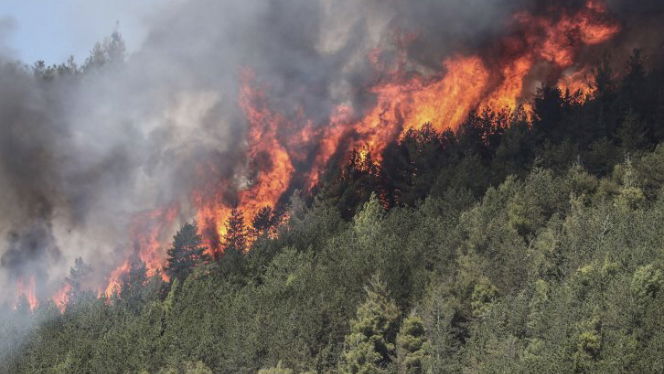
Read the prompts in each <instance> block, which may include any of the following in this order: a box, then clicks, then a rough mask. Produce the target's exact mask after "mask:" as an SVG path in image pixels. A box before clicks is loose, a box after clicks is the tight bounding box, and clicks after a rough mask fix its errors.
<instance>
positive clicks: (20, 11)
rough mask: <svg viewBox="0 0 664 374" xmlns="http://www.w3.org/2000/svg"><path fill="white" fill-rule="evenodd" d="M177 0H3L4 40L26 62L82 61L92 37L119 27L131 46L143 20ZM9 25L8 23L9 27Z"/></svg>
mask: <svg viewBox="0 0 664 374" xmlns="http://www.w3.org/2000/svg"><path fill="white" fill-rule="evenodd" d="M172 1H175V0H0V20H2V21H3V24H5V25H6V24H10V25H11V26H10V27H9V28H10V30H9V35H8V40H6V43H7V44H8V45H9V47H10V49H12V50H13V52H14V56H13V57H15V58H18V59H20V60H22V61H24V62H27V63H33V62H35V61H37V60H40V59H41V60H45V61H46V62H47V63H59V62H63V61H65V60H66V59H67V58H68V57H69V56H70V55H74V56H75V57H76V60H77V61H78V62H82V61H83V60H84V59H85V58H86V57H87V56H88V53H89V51H90V50H91V49H92V47H93V46H94V43H95V42H97V41H100V40H102V39H103V38H104V37H105V36H108V35H110V34H111V33H112V32H113V30H115V28H116V23H119V31H120V33H121V34H122V35H123V37H124V38H125V41H126V42H127V45H128V49H129V50H130V51H131V50H134V49H136V48H137V47H138V46H139V45H140V43H141V42H142V40H143V38H144V37H145V33H146V27H145V24H146V22H147V20H148V19H149V17H150V16H151V15H153V14H155V12H156V10H155V8H156V7H158V4H164V3H167V2H172ZM5 28H6V27H5Z"/></svg>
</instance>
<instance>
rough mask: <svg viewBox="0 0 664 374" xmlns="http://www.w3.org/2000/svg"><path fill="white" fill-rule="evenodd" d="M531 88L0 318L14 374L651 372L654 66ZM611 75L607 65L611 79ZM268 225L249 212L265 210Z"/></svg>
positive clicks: (663, 249) (656, 278)
mask: <svg viewBox="0 0 664 374" xmlns="http://www.w3.org/2000/svg"><path fill="white" fill-rule="evenodd" d="M643 61H644V58H642V55H641V54H640V53H638V52H635V53H634V54H633V55H632V57H631V58H630V59H629V60H628V62H627V64H626V65H625V66H624V68H623V69H622V70H620V71H617V72H612V71H611V70H610V68H609V67H608V64H599V65H598V66H596V67H595V73H594V78H593V85H594V87H596V91H595V92H594V93H593V94H592V95H591V96H588V97H580V96H579V95H575V94H574V93H570V92H569V91H568V92H561V90H559V89H558V88H555V87H552V88H547V87H545V88H542V89H540V90H539V92H538V95H537V96H536V98H535V99H534V102H533V117H532V118H533V119H532V121H528V120H526V118H525V117H524V116H523V115H520V114H518V113H517V114H508V113H507V112H499V113H495V112H491V111H484V112H480V113H471V114H470V115H469V116H468V119H467V120H465V121H464V122H463V124H461V125H460V127H459V129H458V130H456V131H450V130H447V131H442V132H441V131H437V130H436V128H437V127H436V124H429V125H425V126H422V127H421V128H420V129H413V130H411V131H408V132H407V133H406V135H405V136H404V137H402V138H400V139H398V140H395V141H392V142H390V143H389V144H388V145H387V146H386V147H385V150H384V152H383V153H382V154H381V157H382V159H381V160H380V161H375V160H372V158H371V157H367V156H366V155H363V154H361V152H360V150H358V151H357V152H355V153H354V155H353V157H350V158H349V159H348V160H347V161H345V162H344V163H343V167H342V168H341V169H339V168H333V167H332V168H330V169H329V170H328V171H327V172H326V173H324V175H323V176H322V177H321V178H322V181H321V183H320V184H319V186H318V187H317V189H316V192H315V193H313V194H307V193H304V192H301V193H297V192H296V193H294V194H293V196H292V197H291V198H290V199H289V201H288V202H287V203H286V204H285V209H284V211H285V212H286V213H285V214H284V215H283V216H282V218H281V219H279V220H276V219H272V216H273V215H272V213H271V212H269V211H267V212H264V217H263V218H264V219H263V220H261V219H254V220H253V222H245V221H244V217H243V216H242V215H241V214H238V213H237V212H235V213H233V214H231V216H230V218H228V220H227V221H226V230H225V236H224V237H222V238H220V240H221V243H222V245H223V247H224V251H223V254H222V255H219V256H217V257H216V258H212V257H210V256H207V255H206V254H205V253H206V252H205V248H206V243H205V241H204V240H203V238H202V237H201V235H200V232H201V231H200V228H197V227H196V225H195V224H193V225H192V224H187V225H184V226H182V227H181V229H180V231H179V232H178V234H177V235H176V236H175V237H174V239H173V241H172V243H171V247H170V249H169V250H168V265H167V266H166V268H165V273H166V274H167V275H168V277H167V279H168V280H164V277H162V276H161V275H160V274H155V275H151V276H150V274H148V271H147V269H146V265H145V264H144V263H143V262H141V261H140V259H138V258H134V259H133V260H132V262H131V263H130V269H129V271H128V272H127V273H126V274H125V275H123V276H122V278H121V279H120V285H119V292H118V293H117V294H112V295H111V296H110V297H108V298H107V297H106V296H104V295H101V297H97V294H96V293H95V292H93V291H90V290H88V289H86V288H85V287H84V284H83V281H82V280H83V279H85V276H86V274H87V272H89V269H87V268H86V264H85V263H84V262H83V261H80V262H77V263H76V265H75V266H74V267H73V268H72V270H71V273H70V275H69V277H68V282H69V283H68V284H69V285H70V287H71V290H70V293H69V295H70V296H69V299H68V301H67V303H66V305H65V307H64V312H63V313H61V312H60V310H59V309H58V307H57V306H56V305H55V304H54V303H52V302H51V303H42V304H41V305H40V306H39V307H37V308H36V309H35V311H34V315H33V314H32V313H31V312H30V306H29V305H28V303H27V300H26V301H24V302H23V304H21V305H18V306H17V307H16V309H12V310H9V311H7V313H9V314H10V315H11V316H12V317H11V318H7V319H5V320H3V321H2V322H0V336H3V337H5V336H9V337H20V336H23V335H24V334H25V335H26V338H25V339H24V340H15V339H13V338H10V339H2V344H4V345H5V346H4V347H2V349H1V350H2V351H4V352H8V353H7V354H6V358H5V359H3V360H2V363H0V371H2V372H9V373H255V372H257V371H258V372H259V373H263V374H267V373H273V374H275V373H281V374H285V373H309V372H317V373H332V372H340V373H392V372H399V373H446V372H473V373H476V372H482V373H506V372H509V373H533V372H537V373H554V372H555V373H560V372H579V373H586V372H602V373H609V372H616V373H617V372H640V373H649V372H652V373H655V372H662V371H664V329H663V327H664V316H663V315H662V313H661V310H662V308H664V290H663V289H662V288H664V194H663V193H664V190H663V189H662V188H663V187H664V145H660V143H661V142H662V141H664V90H662V87H664V65H661V64H659V63H657V59H656V58H654V57H653V58H650V57H649V58H648V61H650V64H649V65H648V66H647V67H646V65H645V64H644V62H643ZM616 77H619V78H616ZM259 217H260V216H259ZM33 318H34V319H37V320H38V321H39V322H38V325H37V327H36V328H34V329H32V328H28V329H27V330H25V331H22V330H21V329H22V326H24V325H25V324H23V323H20V321H22V320H32V319H33Z"/></svg>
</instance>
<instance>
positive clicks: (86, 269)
mask: <svg viewBox="0 0 664 374" xmlns="http://www.w3.org/2000/svg"><path fill="white" fill-rule="evenodd" d="M90 273H92V268H91V267H90V265H88V264H86V263H85V261H83V259H82V258H81V257H78V258H77V259H76V260H74V266H73V267H72V268H71V269H70V270H69V276H68V277H67V278H66V282H67V284H68V285H69V292H68V302H67V303H68V304H75V303H77V302H78V301H80V300H81V299H82V298H83V295H84V294H85V291H84V289H83V285H84V283H85V281H86V278H87V277H88V275H90Z"/></svg>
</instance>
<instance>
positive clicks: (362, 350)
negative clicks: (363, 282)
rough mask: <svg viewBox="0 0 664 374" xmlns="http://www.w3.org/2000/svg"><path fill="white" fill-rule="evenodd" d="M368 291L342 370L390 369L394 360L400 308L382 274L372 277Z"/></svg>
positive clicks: (354, 373)
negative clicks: (382, 278)
mask: <svg viewBox="0 0 664 374" xmlns="http://www.w3.org/2000/svg"><path fill="white" fill-rule="evenodd" d="M366 292H367V298H366V300H365V302H364V303H363V304H361V305H360V306H359V308H358V309H357V315H356V317H355V319H354V320H352V321H351V332H350V334H349V335H347V336H346V339H345V348H344V351H343V352H342V354H341V362H340V365H339V372H340V373H342V374H372V373H387V372H389V369H390V368H391V365H392V363H393V361H394V357H395V345H394V341H395V338H396V332H397V324H398V321H399V316H400V313H399V308H398V307H397V306H396V304H395V303H394V302H393V301H392V300H391V299H390V297H389V295H388V292H387V289H386V286H385V284H384V283H383V282H381V281H380V279H379V278H378V276H374V277H372V279H371V281H370V283H369V286H368V287H367V288H366Z"/></svg>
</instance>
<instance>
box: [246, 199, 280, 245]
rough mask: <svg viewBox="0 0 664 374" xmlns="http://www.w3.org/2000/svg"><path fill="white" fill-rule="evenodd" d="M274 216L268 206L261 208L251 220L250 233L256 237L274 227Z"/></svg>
mask: <svg viewBox="0 0 664 374" xmlns="http://www.w3.org/2000/svg"><path fill="white" fill-rule="evenodd" d="M275 221H276V217H275V215H274V214H272V208H270V207H269V206H266V207H263V208H261V209H260V210H259V211H258V213H256V215H255V216H254V219H253V220H252V221H251V235H252V236H253V237H254V238H258V237H260V236H263V235H265V234H267V233H269V232H270V230H271V229H272V227H274V224H275Z"/></svg>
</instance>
